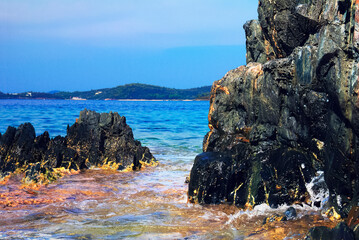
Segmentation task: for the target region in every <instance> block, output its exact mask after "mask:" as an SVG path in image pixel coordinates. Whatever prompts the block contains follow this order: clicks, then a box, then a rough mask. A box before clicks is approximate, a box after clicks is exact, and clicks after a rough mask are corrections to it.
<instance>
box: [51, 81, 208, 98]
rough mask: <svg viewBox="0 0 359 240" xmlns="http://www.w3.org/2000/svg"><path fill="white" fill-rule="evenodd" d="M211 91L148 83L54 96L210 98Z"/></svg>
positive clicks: (61, 93)
mask: <svg viewBox="0 0 359 240" xmlns="http://www.w3.org/2000/svg"><path fill="white" fill-rule="evenodd" d="M210 91H211V87H210V86H206V87H200V88H191V89H174V88H165V87H158V86H153V85H147V84H138V83H135V84H127V85H123V86H117V87H114V88H104V89H98V90H91V91H85V92H58V93H55V94H54V96H56V97H59V98H63V99H71V98H74V97H76V98H83V99H89V100H90V99H92V100H104V99H208V98H209V94H210Z"/></svg>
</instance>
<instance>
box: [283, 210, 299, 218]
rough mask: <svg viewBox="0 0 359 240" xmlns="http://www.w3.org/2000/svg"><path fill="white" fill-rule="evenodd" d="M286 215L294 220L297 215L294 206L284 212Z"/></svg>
mask: <svg viewBox="0 0 359 240" xmlns="http://www.w3.org/2000/svg"><path fill="white" fill-rule="evenodd" d="M284 215H285V216H286V218H287V220H293V219H295V218H296V217H297V211H296V210H295V208H294V207H290V208H288V209H287V211H285V212H284Z"/></svg>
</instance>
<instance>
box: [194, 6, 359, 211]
mask: <svg viewBox="0 0 359 240" xmlns="http://www.w3.org/2000/svg"><path fill="white" fill-rule="evenodd" d="M358 9H359V6H358V4H357V2H355V1H342V0H340V1H338V0H329V1H324V0H318V1H284V0H278V1H275V2H273V1H270V0H260V1H259V8H258V13H259V20H258V21H250V22H248V23H246V25H245V26H244V28H245V30H246V34H247V65H246V66H241V67H239V68H237V69H234V70H232V71H229V72H228V73H227V74H226V75H225V76H224V77H223V78H222V79H221V80H219V81H216V82H214V83H213V86H212V91H211V99H210V110H209V114H208V119H209V128H210V131H209V132H208V134H207V135H206V136H205V138H204V141H203V151H204V152H205V154H201V155H199V156H197V158H196V160H195V164H194V166H193V169H192V171H191V178H190V183H189V192H188V195H189V200H190V201H192V202H199V203H205V204H211V203H222V202H227V203H232V204H235V205H237V206H239V207H244V208H245V207H247V208H248V207H253V206H254V205H258V204H261V203H267V204H268V205H270V206H271V207H277V206H278V205H281V204H289V205H291V204H303V203H304V204H309V205H312V204H315V206H317V207H321V204H322V201H321V200H322V199H319V198H314V197H313V196H311V195H310V194H317V195H318V194H319V193H322V194H321V196H329V200H328V207H334V209H335V211H336V212H338V213H339V214H340V215H341V216H342V217H346V216H347V215H348V212H349V210H350V209H351V207H352V206H354V205H357V204H358V201H359V194H358V193H359V175H358V173H359V171H358V170H359V169H358V166H359V164H358V163H359V141H358V139H359V138H358V136H359V121H358V119H359V100H358V99H359V98H358V93H359V84H358V76H359V74H358V66H359V49H358V43H359V25H358V22H359V21H358V18H357V16H359V10H358ZM318 172H324V182H318V184H317V183H315V185H314V186H311V188H310V189H308V185H309V183H311V180H312V179H313V178H314V177H316V176H317V173H318ZM319 183H320V184H319ZM313 184H314V183H312V185H313ZM322 188H323V189H322ZM328 192H329V194H328Z"/></svg>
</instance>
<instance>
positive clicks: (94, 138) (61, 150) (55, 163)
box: [0, 109, 155, 182]
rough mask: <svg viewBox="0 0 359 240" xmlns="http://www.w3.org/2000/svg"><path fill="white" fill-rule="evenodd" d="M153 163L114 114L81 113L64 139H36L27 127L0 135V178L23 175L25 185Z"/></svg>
mask: <svg viewBox="0 0 359 240" xmlns="http://www.w3.org/2000/svg"><path fill="white" fill-rule="evenodd" d="M152 161H155V159H154V157H153V156H152V154H151V152H150V151H149V149H148V148H147V147H143V146H141V143H140V142H139V141H136V140H135V139H134V137H133V133H132V129H131V128H130V126H128V125H127V124H126V118H125V117H121V116H120V115H119V114H118V113H112V112H110V113H102V114H100V113H97V112H94V111H88V110H86V109H85V110H83V111H81V113H80V117H79V118H78V119H77V120H76V123H74V124H73V125H72V126H69V127H68V129H67V135H66V137H61V136H57V137H55V138H54V139H50V137H49V134H48V132H44V133H43V134H41V135H40V136H38V137H36V135H35V129H34V127H33V126H32V125H31V124H30V123H25V124H22V125H20V126H19V127H18V128H17V129H16V128H13V127H9V128H8V129H7V131H6V132H5V133H4V134H3V135H2V136H1V135H0V177H4V176H6V175H8V174H9V173H13V172H18V173H21V172H25V179H24V181H25V182H41V181H45V182H46V181H51V180H54V179H56V178H57V177H58V176H59V175H61V174H58V173H59V172H63V171H66V170H75V171H77V170H80V169H87V168H91V167H106V168H112V169H115V170H116V169H119V170H123V169H126V168H132V169H133V170H138V169H140V168H141V162H142V163H150V162H152Z"/></svg>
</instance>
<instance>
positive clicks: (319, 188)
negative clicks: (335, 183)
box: [305, 171, 329, 210]
mask: <svg viewBox="0 0 359 240" xmlns="http://www.w3.org/2000/svg"><path fill="white" fill-rule="evenodd" d="M305 187H306V188H307V191H308V193H309V195H310V200H311V203H312V208H314V209H316V210H320V209H322V208H323V206H324V205H325V204H326V202H328V198H329V190H328V188H327V185H326V183H325V180H324V172H323V171H318V172H317V174H316V177H314V178H313V179H312V181H310V183H307V184H306V185H305ZM315 202H320V207H316V206H314V203H315Z"/></svg>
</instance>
